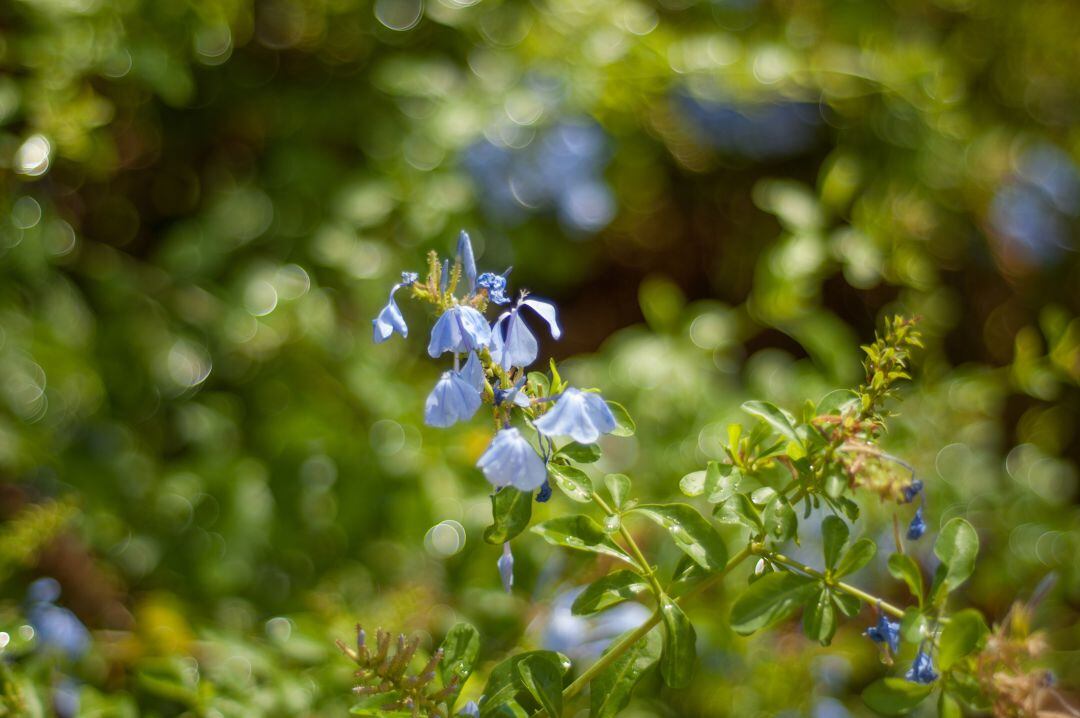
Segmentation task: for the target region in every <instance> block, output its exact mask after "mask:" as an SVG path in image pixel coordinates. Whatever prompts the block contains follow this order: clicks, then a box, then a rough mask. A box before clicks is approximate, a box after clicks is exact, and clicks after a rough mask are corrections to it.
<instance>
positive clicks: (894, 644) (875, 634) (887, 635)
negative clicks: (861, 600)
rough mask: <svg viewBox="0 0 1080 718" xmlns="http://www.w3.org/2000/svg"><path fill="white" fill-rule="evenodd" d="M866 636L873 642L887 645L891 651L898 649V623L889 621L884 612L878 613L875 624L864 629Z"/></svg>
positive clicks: (894, 651)
mask: <svg viewBox="0 0 1080 718" xmlns="http://www.w3.org/2000/svg"><path fill="white" fill-rule="evenodd" d="M879 611H880V609H879ZM866 636H867V637H868V638H869V639H870V640H871V641H873V642H874V643H884V644H886V645H888V646H889V649H890V650H891V651H892V652H893V653H896V652H897V651H899V650H900V623H899V622H897V621H890V620H889V617H888V616H886V615H885V613H884V612H880V613H879V614H878V621H877V625H876V626H871V627H870V628H868V629H866Z"/></svg>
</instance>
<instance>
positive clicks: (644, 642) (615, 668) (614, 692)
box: [589, 629, 663, 718]
mask: <svg viewBox="0 0 1080 718" xmlns="http://www.w3.org/2000/svg"><path fill="white" fill-rule="evenodd" d="M616 642H617V641H616ZM662 645H663V638H662V636H661V634H660V631H659V630H657V629H653V630H652V631H649V632H648V633H646V634H645V636H644V637H642V638H641V640H639V641H638V642H637V643H635V644H634V645H633V646H631V647H630V649H629V650H628V651H626V652H625V653H623V654H622V655H621V656H619V657H618V658H617V659H615V660H614V661H613V662H612V663H610V664H609V665H608V666H607V667H606V668H604V670H602V671H600V673H598V674H597V675H596V677H595V678H593V679H592V682H591V683H590V684H589V696H590V705H589V717H590V718H615V716H616V715H618V713H619V711H621V710H622V709H623V708H625V707H626V705H627V704H628V703H629V702H630V695H631V693H632V692H633V690H634V686H636V685H637V684H638V682H639V681H640V680H641V677H642V676H643V675H645V673H646V671H648V670H649V669H650V668H652V667H653V666H654V665H655V664H656V662H657V661H658V660H659V659H660V654H661V651H662Z"/></svg>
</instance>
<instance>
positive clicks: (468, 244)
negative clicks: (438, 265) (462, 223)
mask: <svg viewBox="0 0 1080 718" xmlns="http://www.w3.org/2000/svg"><path fill="white" fill-rule="evenodd" d="M457 256H458V259H459V260H461V269H462V270H463V271H464V272H465V282H466V285H467V286H468V289H469V294H472V293H473V292H474V291H476V258H475V257H474V256H473V251H472V241H471V240H470V239H469V233H468V232H466V231H465V230H464V229H463V230H461V234H459V235H458V242H457Z"/></svg>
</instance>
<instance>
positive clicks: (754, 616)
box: [731, 571, 816, 636]
mask: <svg viewBox="0 0 1080 718" xmlns="http://www.w3.org/2000/svg"><path fill="white" fill-rule="evenodd" d="M815 586H816V583H815V582H814V581H813V580H812V579H809V578H805V577H803V576H798V575H796V574H794V573H788V572H786V571H776V572H774V573H769V574H766V575H765V576H762V577H761V578H759V579H758V580H757V581H754V582H753V583H752V584H750V586H749V587H748V588H747V589H746V590H745V591H743V592H742V594H741V595H740V596H739V597H738V598H737V599H735V603H734V604H733V605H732V607H731V628H732V630H733V631H735V632H736V633H739V634H742V635H744V636H745V635H749V634H751V633H753V632H754V631H757V630H760V629H762V628H765V627H767V626H771V625H772V624H774V623H777V622H778V621H782V620H783V619H785V618H787V617H788V616H790V615H791V614H792V613H793V612H794V611H795V609H796V608H798V607H799V606H801V605H802V604H803V602H804V601H805V600H806V598H807V596H809V595H810V594H811V593H812V592H813V591H814V589H815Z"/></svg>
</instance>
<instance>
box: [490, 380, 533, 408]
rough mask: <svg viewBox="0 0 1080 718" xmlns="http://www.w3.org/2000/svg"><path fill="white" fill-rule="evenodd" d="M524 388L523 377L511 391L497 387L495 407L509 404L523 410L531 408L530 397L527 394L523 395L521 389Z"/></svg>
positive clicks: (495, 390)
mask: <svg viewBox="0 0 1080 718" xmlns="http://www.w3.org/2000/svg"><path fill="white" fill-rule="evenodd" d="M523 386H525V377H522V378H521V380H520V381H518V383H517V384H516V385H515V386H514V387H513V388H511V389H502V388H500V387H495V389H494V392H495V406H502V405H503V404H506V403H508V402H509V403H511V404H514V405H516V406H520V407H522V408H525V407H527V406H531V405H532V401H531V400H530V399H529V397H528V396H527V395H526V394H523V393H521V387H523Z"/></svg>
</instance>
